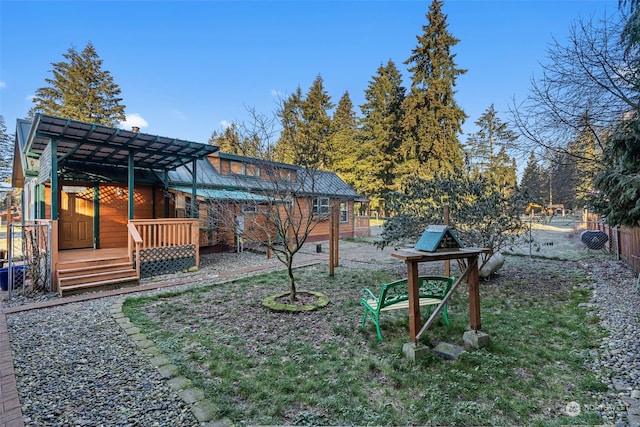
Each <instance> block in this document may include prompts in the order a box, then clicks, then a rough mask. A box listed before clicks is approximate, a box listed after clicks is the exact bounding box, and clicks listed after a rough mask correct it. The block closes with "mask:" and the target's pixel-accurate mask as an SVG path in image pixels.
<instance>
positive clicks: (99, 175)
mask: <svg viewBox="0 0 640 427" xmlns="http://www.w3.org/2000/svg"><path fill="white" fill-rule="evenodd" d="M216 151H218V147H216V146H213V145H206V144H201V143H197V142H191V141H185V140H182V139H175V138H167V137H162V136H158V135H152V134H147V133H141V132H135V131H132V130H125V129H119V128H113V127H109V126H103V125H97V124H92V123H85V122H81V121H77V120H71V119H64V118H60V117H55V116H48V115H44V114H38V115H36V117H35V120H34V122H33V125H32V126H31V130H30V133H29V135H28V138H27V142H26V146H25V152H24V155H26V157H27V159H37V160H38V162H39V170H38V184H42V183H44V182H46V181H50V183H51V192H52V194H54V195H55V194H58V192H59V184H58V181H59V179H60V178H62V179H74V178H76V179H86V178H87V177H90V178H91V180H94V181H104V182H107V181H109V180H113V177H115V176H120V177H121V176H123V175H124V172H125V171H126V177H127V178H126V182H127V185H128V188H129V191H128V217H129V219H133V214H134V212H133V209H134V196H133V195H134V191H133V189H134V185H135V181H136V174H137V176H138V177H142V178H144V177H145V176H146V177H148V178H147V179H152V178H154V177H155V179H156V180H157V181H161V182H163V183H164V185H165V190H166V189H167V186H168V178H167V174H168V172H169V171H170V170H173V169H176V168H178V167H180V166H187V165H189V164H191V168H192V170H191V175H192V195H193V197H192V203H195V200H196V171H197V170H196V168H197V160H198V159H200V158H203V157H205V156H207V155H209V154H211V153H214V152H216ZM42 199H43V197H42V198H40V200H42ZM51 199H52V200H51V219H53V220H57V219H58V215H59V207H58V199H57V197H52V198H51ZM192 212H193V214H194V215H197V210H196V209H192Z"/></svg>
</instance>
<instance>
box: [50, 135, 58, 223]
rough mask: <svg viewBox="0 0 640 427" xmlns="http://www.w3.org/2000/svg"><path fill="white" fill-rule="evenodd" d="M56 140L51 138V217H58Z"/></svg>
mask: <svg viewBox="0 0 640 427" xmlns="http://www.w3.org/2000/svg"><path fill="white" fill-rule="evenodd" d="M58 197H59V190H58V140H57V139H55V138H51V219H52V220H54V221H56V220H58V219H60V215H59V212H58Z"/></svg>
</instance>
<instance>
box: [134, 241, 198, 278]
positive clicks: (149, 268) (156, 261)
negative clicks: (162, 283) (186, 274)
mask: <svg viewBox="0 0 640 427" xmlns="http://www.w3.org/2000/svg"><path fill="white" fill-rule="evenodd" d="M133 255H134V262H135V253H134V254H133ZM140 259H141V263H140V277H141V278H147V277H153V276H158V275H160V274H168V273H177V272H179V271H183V270H187V269H189V268H191V267H193V266H194V265H196V247H195V245H181V246H165V247H162V248H148V249H141V250H140Z"/></svg>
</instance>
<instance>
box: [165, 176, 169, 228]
mask: <svg viewBox="0 0 640 427" xmlns="http://www.w3.org/2000/svg"><path fill="white" fill-rule="evenodd" d="M164 217H165V218H169V171H168V170H166V169H165V170H164Z"/></svg>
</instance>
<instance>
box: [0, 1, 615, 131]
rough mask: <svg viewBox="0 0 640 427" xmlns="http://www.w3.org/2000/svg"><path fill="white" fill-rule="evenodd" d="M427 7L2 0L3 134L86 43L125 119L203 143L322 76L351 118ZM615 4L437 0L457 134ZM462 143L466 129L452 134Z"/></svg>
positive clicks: (519, 94)
mask: <svg viewBox="0 0 640 427" xmlns="http://www.w3.org/2000/svg"><path fill="white" fill-rule="evenodd" d="M430 3H431V1H408V0H407V1H403V0H396V1H364V0H362V1H339V0H334V1H302V0H300V1H293V0H291V1H266V0H265V1H213V0H209V1H206V0H200V1H166V0H165V1H152V0H139V1H123V2H118V1H99V0H98V1H30V0H20V1H12V0H0V115H2V116H4V119H5V122H6V124H7V128H8V131H9V132H11V133H12V132H13V131H14V130H15V121H16V119H17V118H22V117H25V116H26V114H27V112H28V110H29V108H30V107H31V96H33V94H34V93H35V91H36V89H37V88H39V87H42V86H45V85H46V84H45V79H46V78H50V77H52V74H51V69H52V66H51V63H53V62H58V61H62V60H63V57H62V55H63V54H64V53H65V52H66V51H67V50H68V49H69V48H70V47H71V46H75V47H76V49H77V50H78V51H81V50H82V49H83V48H84V47H85V46H86V44H87V43H88V42H92V43H93V44H94V46H95V48H96V50H97V52H98V55H99V56H100V58H101V59H102V60H103V69H105V70H108V71H109V72H110V73H111V74H112V76H113V78H114V81H115V82H116V83H117V84H118V85H119V86H120V88H121V89H122V93H121V96H122V98H123V103H124V104H125V105H126V114H127V115H128V117H129V118H130V119H129V123H127V125H126V126H127V127H129V126H130V125H138V126H141V127H142V131H143V132H147V133H152V134H158V135H162V136H167V137H173V138H181V139H187V140H192V141H198V142H205V143H206V142H207V140H208V139H209V137H210V136H211V133H212V132H213V131H214V130H218V131H220V130H222V129H223V127H224V126H225V124H226V123H230V122H232V121H237V122H240V121H245V120H248V118H249V114H248V113H247V110H248V109H255V110H256V111H257V112H258V113H261V114H265V115H272V114H273V112H274V111H275V110H276V108H277V103H278V101H279V100H280V99H283V98H284V97H286V96H288V95H290V94H291V93H293V92H294V91H295V90H296V88H297V87H298V86H300V87H301V88H302V90H303V93H306V92H307V90H308V89H309V87H310V86H311V84H312V82H313V80H314V79H315V78H316V76H318V75H321V76H322V78H323V80H324V86H325V89H326V91H327V92H328V94H329V95H330V96H331V98H332V101H333V102H334V103H337V102H338V100H339V99H340V97H341V96H342V95H343V94H344V92H345V91H348V92H349V95H350V96H351V99H352V101H353V103H354V105H355V106H356V112H357V113H358V114H359V113H360V109H359V105H361V104H362V103H363V102H364V90H365V89H366V88H367V86H368V84H369V82H370V81H371V79H372V77H373V76H374V75H375V74H376V71H377V68H378V67H379V66H380V65H382V64H386V62H387V61H388V60H389V59H392V60H393V61H394V62H395V63H396V65H397V66H398V67H399V68H400V70H401V71H402V72H403V77H404V78H403V80H404V85H405V86H406V87H408V86H409V85H410V77H409V75H408V74H407V73H406V72H405V66H404V65H403V62H404V61H405V60H406V59H407V58H408V57H409V56H410V54H411V50H412V49H413V48H415V47H416V43H417V41H416V36H418V35H420V34H422V32H423V31H422V26H423V25H426V24H427V20H426V13H427V11H428V7H429V5H430ZM617 5H618V1H617V0H584V1H579V0H548V1H545V0H530V1H524V0H522V1H520V0H502V1H488V0H486V1H485V0H445V2H444V8H443V9H444V12H445V13H446V14H447V16H448V20H447V22H448V24H449V27H448V29H449V31H450V33H451V34H453V36H455V37H456V38H458V39H460V42H459V43H458V45H456V46H455V48H454V53H455V54H456V55H457V56H456V61H457V64H458V66H459V67H461V68H465V69H467V70H468V72H467V74H465V75H463V76H461V77H460V78H459V80H458V84H457V87H456V90H457V95H456V99H457V101H458V104H459V105H460V106H461V107H462V108H463V110H464V111H465V112H466V114H467V115H468V116H469V117H468V119H467V121H466V123H465V125H464V131H465V133H467V134H468V133H470V132H474V131H475V130H476V129H475V125H474V124H473V123H474V122H475V121H476V120H477V119H478V117H479V116H480V115H481V114H482V113H483V112H484V111H485V110H486V109H487V108H488V107H489V106H490V105H491V104H492V103H493V104H494V106H495V108H496V110H497V111H498V112H499V115H500V117H501V118H503V119H507V118H508V108H509V106H510V105H511V104H512V102H513V100H514V99H515V100H516V101H521V100H522V99H524V97H525V96H526V95H527V93H528V91H529V87H530V79H531V77H533V76H534V75H537V74H539V73H540V70H541V68H540V63H541V62H545V60H546V59H545V56H546V49H547V47H548V46H549V43H550V42H551V41H552V38H553V37H555V38H556V39H558V40H559V41H561V42H562V41H563V40H565V39H566V36H567V34H568V31H569V28H570V26H571V24H572V22H575V20H577V19H579V18H582V19H590V18H591V17H593V18H596V19H598V18H602V17H603V16H604V15H605V13H606V14H608V15H611V14H614V13H616V12H617ZM461 140H462V141H464V140H466V135H463V136H461Z"/></svg>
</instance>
